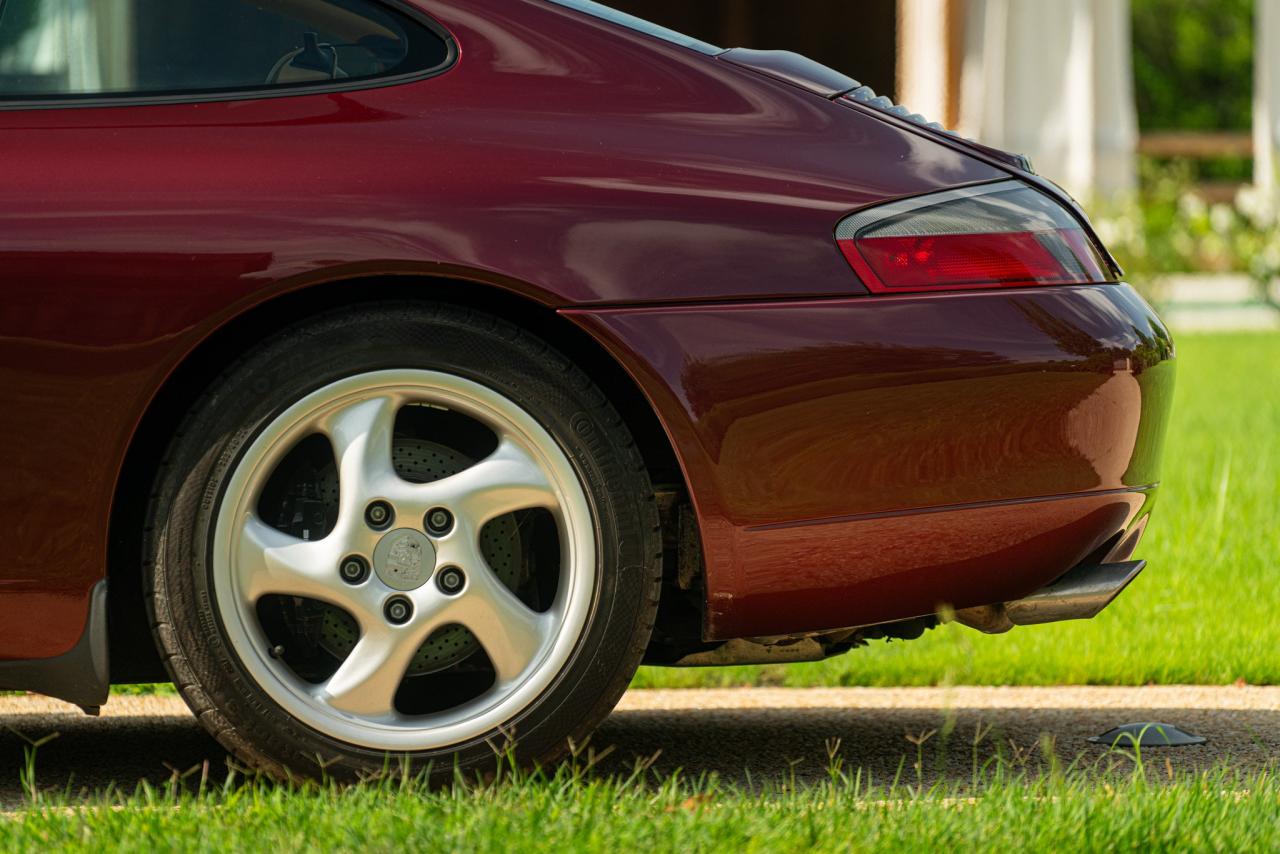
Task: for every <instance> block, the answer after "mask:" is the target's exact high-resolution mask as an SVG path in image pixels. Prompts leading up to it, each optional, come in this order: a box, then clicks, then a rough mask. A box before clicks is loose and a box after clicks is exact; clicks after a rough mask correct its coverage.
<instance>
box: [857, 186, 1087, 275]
mask: <svg viewBox="0 0 1280 854" xmlns="http://www.w3.org/2000/svg"><path fill="white" fill-rule="evenodd" d="M836 240H837V242H838V243H839V245H840V249H841V251H842V252H844V256H845V257H846V258H847V259H849V263H850V264H851V265H852V266H853V269H854V270H855V271H857V273H858V275H859V276H860V277H861V278H862V281H863V283H864V284H866V286H867V288H868V289H869V290H871V291H872V292H873V293H912V292H917V291H954V290H972V289H976V288H1012V287H1030V286H1036V285H1079V284H1094V283H1098V282H1106V281H1110V280H1111V279H1110V277H1109V276H1108V273H1107V270H1108V268H1109V265H1108V264H1107V262H1106V261H1105V260H1104V258H1103V256H1102V253H1101V252H1100V251H1099V250H1098V247H1097V246H1096V245H1095V244H1094V242H1093V239H1092V238H1091V237H1090V236H1089V234H1088V233H1087V232H1086V231H1085V230H1084V229H1083V228H1082V227H1081V225H1080V222H1079V221H1078V220H1077V219H1076V218H1075V216H1074V215H1072V214H1071V213H1070V212H1069V211H1067V210H1066V209H1065V208H1063V207H1062V205H1060V204H1059V203H1058V202H1057V201H1056V200H1054V199H1051V198H1050V197H1048V196H1046V195H1045V194H1043V193H1041V192H1039V191H1038V190H1035V189H1034V188H1032V187H1029V186H1027V185H1026V184H1023V183H1021V182H1019V181H1001V182H999V183H995V184H983V185H980V186H976V187H962V188H960V189H956V190H948V191H946V192H943V193H935V194H932V195H928V196H920V197H916V198H913V199H904V200H901V201H897V202H891V203H889V204H887V205H881V206H879V207H876V208H871V209H869V210H865V211H859V212H858V213H856V214H854V215H853V216H850V217H849V218H847V219H845V220H844V221H842V222H841V223H840V225H839V226H838V227H837V228H836Z"/></svg>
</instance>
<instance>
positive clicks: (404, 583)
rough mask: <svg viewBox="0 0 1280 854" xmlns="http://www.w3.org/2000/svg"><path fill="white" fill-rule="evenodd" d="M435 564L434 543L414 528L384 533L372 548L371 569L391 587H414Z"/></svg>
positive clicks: (429, 572) (417, 585)
mask: <svg viewBox="0 0 1280 854" xmlns="http://www.w3.org/2000/svg"><path fill="white" fill-rule="evenodd" d="M435 568H436V547H435V546H434V545H433V544H432V542H431V540H429V539H428V538H427V535H426V534H424V533H422V532H421V531H415V530H414V529H413V528H397V529H396V530H394V531H391V532H390V533H388V534H386V535H385V536H384V537H383V538H382V539H381V540H380V541H379V542H378V546H377V548H375V549H374V550H373V570H374V572H376V573H378V577H379V578H381V579H382V583H383V584H385V585H387V586H388V587H390V588H392V589H393V590H416V589H417V588H419V587H421V586H422V585H423V584H426V583H427V579H429V578H431V573H432V572H434V571H435Z"/></svg>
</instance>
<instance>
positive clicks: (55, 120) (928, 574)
mask: <svg viewBox="0 0 1280 854" xmlns="http://www.w3.org/2000/svg"><path fill="white" fill-rule="evenodd" d="M416 5H419V6H420V7H421V8H422V9H423V10H424V11H425V12H427V13H428V14H430V15H432V16H433V17H434V18H435V19H437V20H438V21H439V22H440V23H441V24H442V25H443V26H444V27H445V28H446V29H448V30H449V31H450V32H451V33H452V34H453V36H454V37H455V38H456V40H457V42H458V45H459V47H460V51H461V57H460V59H459V61H458V63H457V65H456V66H455V67H454V68H452V69H451V70H450V71H448V72H447V73H445V74H442V75H440V76H437V77H434V78H431V79H427V80H423V81H420V82H416V83H409V84H405V85H400V86H392V87H385V88H373V89H369V90H365V91H348V92H342V93H331V94H294V95H290V96H288V97H270V98H261V99H254V100H229V101H224V102H210V103H192V104H161V105H117V106H93V107H75V108H66V109H0V131H2V132H0V299H2V303H0V304H2V305H3V308H2V309H0V471H3V472H4V478H3V480H0V542H3V543H4V544H5V545H6V547H7V560H6V561H5V562H4V563H3V564H2V565H0V659H23V658H42V657H48V656H53V655H56V654H59V653H62V652H64V651H66V650H67V649H69V648H70V647H71V646H72V645H73V644H74V643H75V642H76V640H77V639H78V637H79V636H80V633H81V631H82V629H83V626H84V624H85V616H86V609H87V603H88V599H87V596H88V593H89V591H90V588H91V587H92V585H93V584H94V583H95V582H96V581H98V580H99V579H101V578H102V577H103V576H104V574H105V573H106V570H107V566H106V563H107V544H108V540H109V538H110V537H111V536H113V532H111V531H110V530H109V527H108V519H109V518H110V515H111V510H112V505H113V500H114V498H115V496H116V494H117V490H118V488H119V483H118V478H119V475H120V471H121V466H122V463H123V461H124V459H125V455H126V453H127V452H128V450H129V448H130V445H131V443H133V442H134V441H135V431H136V429H137V426H138V424H139V422H140V421H141V420H142V418H143V416H144V415H145V414H146V413H147V412H148V409H149V408H150V407H151V406H152V405H153V402H154V401H155V400H156V398H157V395H158V394H159V393H160V392H161V389H162V388H163V387H164V385H165V383H166V381H167V379H168V378H169V377H170V376H171V375H172V374H173V372H174V371H175V370H176V369H177V368H178V367H179V366H180V365H182V364H183V363H184V360H185V359H187V358H188V356H189V355H190V354H191V353H192V352H193V351H194V350H195V349H196V348H197V347H198V346H199V345H200V343H201V342H202V341H204V340H206V339H207V338H208V337H209V336H210V335H211V334H213V333H214V332H215V331H217V330H218V329H220V328H223V327H224V326H225V325H226V324H227V323H229V322H231V321H232V320H233V319H235V318H236V317H238V316H241V315H243V313H245V312H247V311H250V310H252V309H253V308H255V307H257V306H261V305H263V304H266V303H267V302H269V301H271V300H273V299H276V298H278V297H280V296H281V295H283V294H286V293H301V292H304V291H306V289H308V288H312V287H315V286H318V285H324V284H330V285H331V284H333V283H341V282H346V283H347V285H346V286H347V287H349V288H350V292H351V293H352V295H353V297H356V296H358V295H359V294H360V293H361V289H362V286H363V283H364V282H365V281H367V280H368V278H369V277H371V276H386V275H395V276H401V277H426V276H433V277H443V278H450V279H455V280H458V281H461V282H465V283H467V286H468V287H470V288H473V289H475V291H476V292H477V293H483V292H487V291H489V290H491V289H501V290H504V291H507V292H510V293H512V294H515V295H518V296H520V297H523V298H527V299H528V300H529V301H530V303H531V304H535V303H536V304H540V305H542V306H550V307H555V308H563V309H568V310H571V311H572V312H573V317H574V320H575V321H576V322H578V323H580V324H581V325H582V326H583V327H584V328H586V329H588V330H590V331H591V332H592V334H595V335H597V336H599V338H600V340H601V341H602V342H604V343H605V344H606V345H607V346H608V347H609V348H610V349H612V350H613V352H614V353H616V354H617V356H618V358H619V359H620V360H622V361H623V363H624V364H625V365H626V367H627V368H628V370H630V371H631V372H632V373H633V374H634V375H635V376H636V377H637V379H638V381H639V382H640V383H641V385H642V386H643V388H644V390H645V392H646V393H647V394H648V395H649V397H650V398H651V400H652V401H653V403H654V405H655V406H656V407H657V411H658V414H659V416H660V418H661V419H662V420H663V422H664V424H665V426H666V427H667V429H668V431H669V433H670V435H671V437H672V440H673V442H674V445H675V449H676V451H677V453H678V455H679V458H680V460H681V462H682V465H683V466H684V468H685V471H686V474H687V476H688V480H689V488H690V492H691V494H692V496H693V498H694V500H695V503H696V506H697V509H698V513H699V518H700V521H701V523H702V532H703V539H704V547H705V551H706V556H707V561H708V588H709V593H710V615H711V618H710V626H709V628H710V631H711V633H713V634H717V635H722V636H723V635H727V634H734V633H760V632H768V631H775V630H776V631H785V630H791V629H811V628H821V627H824V626H831V625H848V624H850V623H853V622H867V621H870V622H875V621H880V620H887V619H892V618H895V617H898V616H904V615H910V614H915V613H924V612H927V611H929V610H930V609H931V608H932V607H933V604H934V603H935V602H936V601H939V600H955V604H960V605H964V604H971V603H977V602H979V601H994V600H995V599H997V598H1001V597H1005V596H1007V595H1010V594H1011V592H1012V593H1017V592H1019V591H1021V592H1026V591H1029V590H1031V589H1032V588H1034V587H1035V586H1037V585H1038V584H1039V583H1041V582H1043V581H1046V580H1049V579H1050V578H1052V577H1053V576H1054V575H1055V574H1057V573H1059V572H1060V571H1061V570H1062V569H1065V568H1066V567H1067V566H1069V565H1070V564H1071V563H1073V562H1074V561H1075V560H1076V559H1078V557H1079V556H1081V555H1083V554H1084V553H1086V552H1088V551H1090V550H1091V549H1093V548H1094V547H1095V546H1096V544H1097V543H1099V542H1101V541H1103V540H1105V539H1107V538H1108V537H1109V536H1111V535H1113V534H1114V533H1116V532H1118V531H1120V530H1122V529H1123V528H1125V526H1126V525H1129V524H1131V523H1132V522H1133V520H1134V519H1135V518H1140V517H1141V514H1142V512H1143V510H1142V506H1143V500H1144V496H1147V495H1149V494H1150V488H1151V486H1152V485H1153V484H1154V483H1155V482H1156V479H1157V475H1156V470H1155V460H1156V457H1157V456H1158V444H1159V435H1160V433H1161V431H1162V428H1163V422H1164V413H1165V410H1166V407H1167V394H1168V387H1169V379H1168V377H1169V375H1170V373H1171V367H1172V366H1171V363H1169V362H1167V361H1166V360H1167V358H1168V357H1169V356H1170V354H1171V350H1170V347H1169V344H1168V339H1167V336H1166V335H1165V333H1164V332H1163V330H1162V329H1161V327H1160V326H1159V323H1158V321H1156V320H1155V318H1154V317H1153V316H1152V315H1151V314H1150V312H1149V310H1148V309H1146V307H1145V306H1144V305H1143V304H1142V303H1141V301H1140V300H1139V299H1138V298H1137V297H1136V296H1135V295H1133V293H1132V292H1131V291H1129V290H1128V289H1127V288H1125V287H1123V286H1100V287H1095V288H1064V289H1042V290H1040V291H1038V292H1034V293H1032V292H1029V291H1028V292H1021V291H1010V292H1006V293H1001V294H998V295H997V294H988V293H977V294H970V295H964V296H955V295H948V296H931V297H869V296H867V295H866V291H865V289H864V288H863V287H862V286H861V284H860V283H859V281H858V279H857V277H856V275H855V274H854V273H853V272H852V271H851V270H850V268H849V265H848V264H847V263H846V262H845V260H844V258H843V257H842V255H841V252H840V251H839V249H838V248H837V246H836V244H835V241H834V238H833V229H834V226H835V224H836V223H837V222H838V221H839V220H840V219H841V218H843V217H844V216H847V215H848V214H849V213H851V212H852V211H854V210H857V209H859V208H862V207H865V206H867V205H871V204H874V203H877V202H880V201H883V200H886V199H890V198H895V197H900V196H908V195H914V194H919V193H925V192H930V191H934V190H937V189H941V188H945V187H950V186H954V185H957V184H964V183H972V182H979V181H988V180H993V179H997V178H1004V177H1007V175H1008V174H1009V173H1008V172H1005V171H1003V170H1001V169H1000V168H998V167H997V166H996V165H993V164H992V163H991V162H984V161H982V160H979V159H975V158H974V157H971V156H968V155H967V154H966V153H964V151H963V150H961V149H960V148H957V147H954V146H949V145H946V144H943V143H942V142H939V141H937V140H934V139H931V138H929V137H928V136H927V135H922V134H919V133H912V132H906V131H904V130H902V129H901V128H899V127H897V126H896V125H895V124H894V123H893V122H892V121H884V120H880V119H879V118H876V117H873V116H870V115H869V114H868V113H866V112H865V111H862V110H859V109H849V108H847V107H845V106H842V105H839V104H835V103H832V102H830V101H828V100H826V99H824V98H822V97H820V96H818V95H816V94H814V93H812V92H808V91H804V90H803V89H800V88H797V87H795V86H793V85H790V84H787V83H781V82H778V81H776V80H772V79H769V78H768V77H766V76H764V75H762V74H760V73H757V72H756V71H752V70H750V69H748V68H744V67H741V66H737V65H734V64H732V63H730V62H726V61H722V60H720V59H716V58H712V57H707V56H703V55H701V54H697V53H693V52H691V51H688V50H685V49H683V48H680V47H677V46H674V45H668V44H666V43H663V42H659V41H655V40H653V39H651V38H649V37H646V36H643V35H639V34H633V33H630V32H627V31H623V30H619V29H616V28H614V27H612V26H610V25H607V24H605V23H603V22H600V21H597V20H595V19H591V18H587V17H584V16H582V15H580V14H577V13H574V12H570V11H568V10H565V9H562V8H559V7H555V6H551V5H549V4H546V3H543V2H540V0H466V2H461V0H419V2H418V3H417V4H416ZM420 280H421V281H423V282H424V285H423V287H424V289H425V288H426V284H425V282H426V281H427V280H426V279H420ZM644 306H654V307H651V308H645V307H644ZM637 307H638V308H637ZM251 343H252V342H251V341H245V342H244V344H245V346H248V345H250V344H251ZM1109 382H1114V383H1115V385H1107V384H1108V383H1109ZM1104 389H1110V391H1104ZM1099 395H1101V397H1098V396H1099ZM1089 400H1099V401H1101V402H1100V403H1098V404H1097V406H1096V407H1093V408H1091V406H1092V405H1091V404H1088V403H1087V401H1089ZM1139 419H1140V421H1139ZM1131 429H1132V430H1134V431H1136V433H1135V435H1134V436H1133V437H1130V436H1129V432H1127V431H1130V430H1131ZM161 450H162V449H161V447H160V446H159V445H157V446H156V447H141V448H136V449H135V452H136V453H142V454H159V453H160V452H161ZM1049 496H1068V497H1061V498H1049ZM1030 498H1034V499H1037V500H1036V501H1034V502H1033V503H1029V504H1026V505H1022V504H1011V503H1004V504H993V503H992V502H1009V501H1011V500H1014V499H1030ZM922 508H923V509H928V510H930V511H933V512H928V513H922V512H919V511H920V510H921V509H922ZM120 535H121V533H120V532H114V536H117V537H118V536H120ZM904 541H905V542H904ZM895 544H896V545H895Z"/></svg>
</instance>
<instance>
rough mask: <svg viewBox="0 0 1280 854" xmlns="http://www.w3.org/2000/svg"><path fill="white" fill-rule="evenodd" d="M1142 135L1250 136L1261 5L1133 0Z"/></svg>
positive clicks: (1233, 0)
mask: <svg viewBox="0 0 1280 854" xmlns="http://www.w3.org/2000/svg"><path fill="white" fill-rule="evenodd" d="M1131 2H1132V9H1133V54H1134V55H1133V64H1134V82H1135V85H1136V88H1137V101H1138V117H1139V122H1140V123H1141V125H1142V128H1143V130H1171V129H1177V130H1247V129H1248V128H1249V126H1250V115H1251V112H1252V97H1253V7H1254V0H1131Z"/></svg>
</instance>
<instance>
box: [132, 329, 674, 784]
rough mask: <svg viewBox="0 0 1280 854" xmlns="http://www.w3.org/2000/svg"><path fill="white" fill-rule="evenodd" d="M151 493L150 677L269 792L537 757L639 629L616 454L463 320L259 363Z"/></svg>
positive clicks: (609, 685) (559, 391)
mask: <svg viewBox="0 0 1280 854" xmlns="http://www.w3.org/2000/svg"><path fill="white" fill-rule="evenodd" d="M156 495H157V497H156V500H155V501H154V503H153V507H152V517H153V518H152V522H153V524H152V526H151V530H152V531H153V532H154V536H153V537H152V538H151V542H150V544H149V545H150V548H149V551H150V553H151V556H152V559H153V564H152V571H151V573H150V581H151V585H150V596H149V600H150V607H151V612H152V615H153V618H154V619H153V623H154V627H155V632H156V637H157V642H158V644H159V645H160V648H161V651H162V653H163V655H164V657H165V659H166V661H167V663H168V666H169V669H170V673H171V674H172V676H173V679H174V682H175V684H177V686H178V688H179V690H180V691H181V692H182V694H183V696H184V697H185V698H186V700H187V702H188V703H189V704H190V705H191V707H192V709H193V710H194V711H195V713H196V714H197V715H198V716H199V717H200V719H201V721H202V722H203V723H204V724H205V725H206V726H207V727H209V729H210V730H211V731H212V732H213V734H214V735H215V736H216V737H217V738H219V740H220V741H222V743H223V744H224V745H225V746H226V747H228V748H229V749H230V750H232V751H233V752H234V753H236V754H237V755H238V756H240V757H241V758H242V759H244V760H245V761H248V762H251V763H253V764H255V765H257V766H259V767H262V768H264V769H267V770H269V771H271V772H273V773H276V774H281V773H284V772H286V771H287V772H290V773H298V774H307V775H315V774H316V773H318V772H320V771H321V770H322V769H327V771H328V772H329V773H331V774H336V775H339V776H355V775H358V774H360V773H362V772H370V771H377V770H379V769H382V768H383V767H384V766H385V763H386V760H387V756H388V755H391V756H395V757H400V756H407V757H408V758H409V759H410V761H411V762H413V763H414V764H415V765H417V766H419V767H426V766H427V764H428V763H432V767H434V768H436V769H437V771H445V772H448V773H452V771H453V767H454V764H455V762H456V763H458V764H460V765H462V766H463V767H464V768H466V767H468V766H473V765H476V764H478V763H487V762H491V761H492V757H493V754H494V750H495V748H508V747H509V748H510V749H512V750H514V752H515V754H516V757H517V758H518V759H519V760H521V761H523V762H525V763H532V762H538V761H548V760H551V759H553V758H554V757H555V756H556V755H557V754H558V753H559V752H560V751H561V750H563V748H564V747H565V746H566V745H567V743H568V741H569V740H570V739H574V738H576V739H579V740H581V739H583V738H585V737H586V735H587V734H588V733H589V732H590V730H591V729H592V728H593V727H594V726H595V725H596V724H597V723H598V722H599V721H600V720H601V719H602V718H603V717H604V715H606V714H607V713H608V711H609V710H610V709H611V708H612V706H613V704H614V703H615V702H616V701H617V698H618V697H619V696H620V695H621V692H622V691H623V690H624V689H625V687H626V684H627V682H628V681H629V679H630V677H631V675H632V674H633V673H634V671H635V668H636V666H637V665H638V663H639V659H640V656H641V654H642V653H643V650H644V646H645V644H646V643H647V641H648V637H649V633H650V631H651V628H652V624H653V618H654V614H655V611H656V605H657V591H658V582H659V577H660V566H659V553H660V548H661V545H660V539H659V536H658V531H657V511H656V506H655V503H654V500H653V494H652V487H651V485H650V484H649V482H648V478H647V475H646V473H645V471H644V468H643V465H642V463H641V460H640V458H639V455H638V453H637V451H636V449H635V446H634V443H633V441H632V439H631V436H630V434H629V433H628V432H627V430H626V428H625V426H624V425H623V424H622V423H621V421H620V419H619V417H618V415H617V414H616V412H615V411H614V410H613V409H612V407H611V406H610V405H609V404H608V402H607V400H606V399H605V397H604V395H603V394H602V393H601V392H600V390H599V389H597V388H596V387H595V386H594V385H593V384H592V383H591V382H590V381H589V380H588V379H587V378H586V377H585V376H584V375H583V374H582V373H581V372H580V371H578V370H577V369H576V368H575V367H574V366H572V365H571V364H570V363H569V362H568V361H567V360H566V359H564V357H563V356H561V355H559V354H558V353H556V352H555V351H554V350H552V349H551V348H549V347H548V346H547V345H546V344H545V343H543V342H542V341H540V340H538V339H536V338H534V337H532V336H530V335H529V334H527V333H525V332H523V331H521V330H518V329H516V328H514V327H511V326H509V325H507V324H505V323H503V322H500V321H497V320H495V319H493V318H490V317H487V316H483V315H478V314H475V313H472V312H467V311H464V310H461V309H456V308H435V309H424V308H422V307H421V306H417V305H412V304H396V305H385V306H377V307H372V308H363V309H359V310H353V311H350V312H345V313H342V314H337V315H332V316H327V317H325V318H321V319H319V320H316V321H313V322H311V323H307V324H305V325H303V326H300V327H298V328H295V329H292V330H289V331H286V332H284V333H282V334H281V335H279V336H277V337H276V338H275V339H273V340H272V341H269V342H267V343H266V344H265V345H264V346H262V347H261V348H259V349H258V350H256V351H255V352H253V353H252V354H250V355H249V356H247V357H246V358H245V359H244V360H243V361H242V362H241V363H239V364H238V365H236V366H235V367H234V368H232V369H231V370H230V371H229V372H228V373H227V374H226V375H225V376H224V377H223V378H222V379H221V380H219V382H218V383H217V384H216V386H215V387H214V388H213V389H212V390H211V391H210V392H209V394H208V395H206V396H205V397H204V398H203V399H202V400H201V401H200V402H199V404H197V406H196V407H195V409H194V410H193V411H192V413H191V414H190V416H189V417H188V419H187V422H186V424H185V425H184V427H183V429H182V431H181V433H180V435H179V436H178V437H177V438H176V439H175V440H174V442H173V444H172V446H171V448H170V451H169V454H168V457H167V460H166V464H165V467H164V470H163V472H162V474H161V477H160V480H159V483H158V488H157V492H156Z"/></svg>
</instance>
